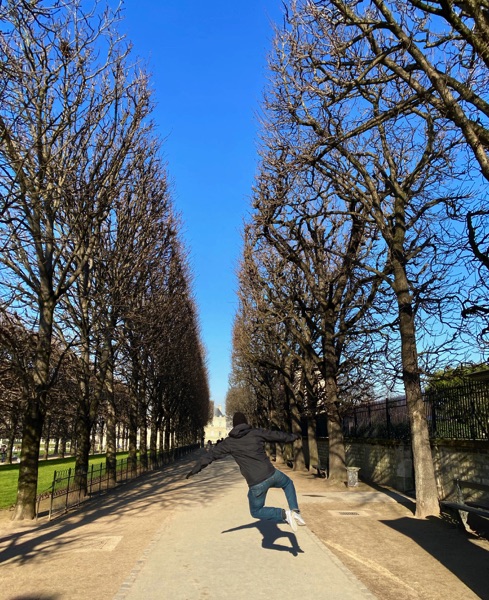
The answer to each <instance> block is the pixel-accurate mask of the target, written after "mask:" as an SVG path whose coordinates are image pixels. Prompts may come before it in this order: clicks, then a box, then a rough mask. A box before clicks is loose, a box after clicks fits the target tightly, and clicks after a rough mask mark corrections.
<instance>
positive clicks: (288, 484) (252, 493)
mask: <svg viewBox="0 0 489 600" xmlns="http://www.w3.org/2000/svg"><path fill="white" fill-rule="evenodd" d="M270 488H282V489H283V490H284V493H285V497H286V499H287V504H288V505H289V509H290V510H299V505H298V504H297V496H296V493H295V487H294V482H293V481H292V479H290V477H287V475H285V473H282V471H278V470H277V469H275V473H274V474H273V475H272V476H271V477H269V478H268V479H265V481H262V482H261V483H257V484H256V485H252V486H251V487H250V489H249V490H248V501H249V503H250V513H251V516H252V517H254V518H255V519H265V520H266V521H274V522H275V523H283V522H284V519H283V517H282V509H281V508H272V507H267V506H265V500H266V498H267V492H268V490H269V489H270Z"/></svg>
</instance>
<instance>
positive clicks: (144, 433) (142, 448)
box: [139, 412, 148, 470]
mask: <svg viewBox="0 0 489 600" xmlns="http://www.w3.org/2000/svg"><path fill="white" fill-rule="evenodd" d="M139 460H140V461H141V467H142V468H143V469H144V470H147V468H148V422H147V419H146V412H144V413H143V414H142V415H141V428H140V430H139Z"/></svg>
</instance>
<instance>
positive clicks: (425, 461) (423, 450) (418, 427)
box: [394, 261, 440, 518]
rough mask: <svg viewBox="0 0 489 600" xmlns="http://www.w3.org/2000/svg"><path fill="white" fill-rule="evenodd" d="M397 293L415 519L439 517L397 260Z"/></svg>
mask: <svg viewBox="0 0 489 600" xmlns="http://www.w3.org/2000/svg"><path fill="white" fill-rule="evenodd" d="M394 291H395V292H396V297H397V303H398V308H399V322H400V335H401V355H402V378H403V381H404V389H405V391H406V403H407V407H408V411H409V420H410V424H411V445H412V450H413V460H414V479H415V483H416V517H419V518H424V517H429V516H439V514H440V505H439V503H438V490H437V486H436V478H435V469H434V466H433V455H432V453H431V446H430V437H429V430H428V421H427V419H426V409H425V406H424V402H423V396H422V394H421V381H420V376H419V367H418V351H417V347H416V330H415V323H414V314H413V308H412V302H411V296H410V293H409V285H408V280H407V276H406V273H405V270H404V266H403V265H402V264H401V262H400V261H394Z"/></svg>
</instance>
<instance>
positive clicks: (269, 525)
mask: <svg viewBox="0 0 489 600" xmlns="http://www.w3.org/2000/svg"><path fill="white" fill-rule="evenodd" d="M253 528H256V529H258V531H259V532H260V533H261V534H262V537H263V539H262V542H261V546H262V548H266V549H268V550H278V551H279V552H290V553H291V554H292V555H293V556H297V555H298V554H302V553H303V552H304V550H302V549H301V547H300V546H299V542H298V541H297V537H296V536H295V535H294V534H293V533H290V532H289V531H282V530H281V529H279V527H278V525H277V523H273V522H272V521H254V522H253V523H248V525H240V526H239V527H233V528H232V529H226V530H224V531H222V532H221V533H231V532H233V531H240V530H241V529H253ZM279 538H286V539H288V540H289V542H290V546H287V545H284V544H277V543H276V540H278V539H279Z"/></svg>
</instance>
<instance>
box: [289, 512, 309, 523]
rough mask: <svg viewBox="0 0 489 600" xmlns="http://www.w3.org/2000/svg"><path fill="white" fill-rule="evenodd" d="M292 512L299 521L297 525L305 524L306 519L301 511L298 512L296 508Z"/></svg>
mask: <svg viewBox="0 0 489 600" xmlns="http://www.w3.org/2000/svg"><path fill="white" fill-rule="evenodd" d="M292 514H293V516H294V519H295V520H296V521H297V525H305V524H306V522H305V521H304V519H303V518H302V515H301V513H298V512H296V511H295V510H293V511H292Z"/></svg>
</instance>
